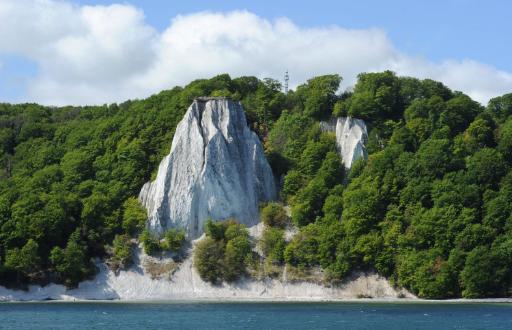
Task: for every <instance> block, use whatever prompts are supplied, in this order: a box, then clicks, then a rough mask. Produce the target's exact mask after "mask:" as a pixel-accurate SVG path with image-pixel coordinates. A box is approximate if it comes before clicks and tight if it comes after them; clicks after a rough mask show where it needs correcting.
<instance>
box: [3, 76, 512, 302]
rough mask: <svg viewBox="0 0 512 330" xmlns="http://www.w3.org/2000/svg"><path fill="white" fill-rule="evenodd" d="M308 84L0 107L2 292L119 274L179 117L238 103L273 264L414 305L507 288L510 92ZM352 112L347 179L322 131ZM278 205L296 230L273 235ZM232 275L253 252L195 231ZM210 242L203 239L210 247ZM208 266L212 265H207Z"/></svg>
mask: <svg viewBox="0 0 512 330" xmlns="http://www.w3.org/2000/svg"><path fill="white" fill-rule="evenodd" d="M341 80H342V77H341V76H339V75H336V74H334V75H324V76H318V77H314V78H312V79H310V80H308V81H307V82H305V83H304V84H302V85H300V86H298V87H297V88H296V89H295V90H291V91H289V92H288V93H287V94H284V93H283V92H282V86H281V84H280V83H279V82H278V81H276V80H273V79H263V80H260V79H257V78H255V77H239V78H235V79H232V78H231V77H230V76H229V75H227V74H223V75H219V76H216V77H214V78H211V79H201V80H196V81H193V82H191V83H190V84H189V85H187V86H185V87H174V88H172V89H170V90H165V91H162V92H160V93H159V94H156V95H153V96H151V97H149V98H147V99H144V100H133V101H127V102H124V103H121V104H110V105H103V106H83V107H74V106H68V107H45V106H40V105H37V104H16V105H11V104H0V148H1V150H2V153H1V155H0V284H1V285H6V286H10V287H23V286H25V285H26V284H28V283H38V284H46V283H49V282H58V283H64V284H66V285H67V286H68V287H73V286H76V285H77V284H78V283H79V282H80V281H82V280H84V279H87V278H90V277H91V276H93V275H94V273H95V266H94V260H95V259H96V258H107V257H109V256H112V255H113V256H114V259H115V260H117V262H118V263H119V264H120V265H121V266H122V264H124V263H125V262H127V259H129V255H127V254H126V247H127V246H129V245H130V244H132V243H131V242H132V241H133V240H132V237H133V238H137V237H139V235H140V237H139V239H140V241H141V242H142V243H143V244H144V247H145V248H147V249H149V250H151V249H153V250H158V249H169V250H177V249H179V245H180V244H181V242H182V241H183V239H184V237H183V233H180V232H178V231H171V232H169V233H166V235H165V237H163V241H159V240H158V239H159V238H154V237H151V235H150V234H149V233H148V232H147V231H145V230H144V222H145V219H146V213H145V210H144V209H142V208H141V206H140V205H139V204H138V201H137V198H136V196H137V195H138V193H139V191H140V188H141V187H142V185H143V184H144V183H145V182H146V181H148V180H150V179H154V176H155V175H156V170H157V167H158V164H159V162H160V160H161V159H162V158H163V157H164V156H165V155H166V154H167V153H168V152H169V149H170V145H171V141H172V137H173V134H174V130H175V128H176V125H177V123H178V122H179V121H180V120H181V118H182V116H183V114H184V113H185V111H186V110H187V108H188V106H189V105H190V104H191V102H192V101H193V99H194V98H196V97H199V96H225V97H230V98H232V99H235V100H239V101H240V102H241V103H242V104H243V106H244V109H245V111H246V115H247V120H248V124H249V126H250V127H251V128H252V129H253V130H254V131H255V132H256V133H257V134H258V136H259V137H260V139H261V140H262V142H263V144H264V147H265V153H266V155H267V158H268V160H269V162H270V164H271V167H272V170H273V172H274V176H275V178H276V179H277V181H278V182H279V185H280V201H279V202H278V203H271V204H269V205H267V206H265V207H264V208H263V209H262V219H263V220H264V221H265V223H266V224H267V225H268V226H267V229H266V230H265V233H264V237H263V239H262V242H260V244H261V246H262V250H263V252H264V254H265V256H266V258H267V261H268V263H269V264H273V265H284V264H286V265H290V266H292V267H295V268H296V269H299V270H307V269H309V268H312V267H320V268H321V269H322V270H323V272H324V274H325V276H324V277H325V279H324V281H325V283H326V285H336V284H338V283H342V282H343V280H344V279H346V278H347V277H348V276H349V275H350V274H351V273H353V272H356V271H375V272H377V273H378V274H380V275H382V276H385V277H386V278H388V279H389V280H390V282H391V283H392V284H393V285H395V286H398V287H404V288H406V289H408V290H410V291H411V292H413V293H414V294H416V295H418V296H419V297H424V298H454V297H465V298H477V297H504V296H510V295H511V294H512V167H511V166H512V93H511V94H506V95H503V96H501V97H496V98H494V99H492V100H491V101H490V102H489V103H488V104H487V105H486V106H482V105H480V104H479V103H477V102H475V101H473V100H472V99H471V98H470V97H468V96H467V95H465V94H463V93H461V92H457V91H452V90H450V89H449V88H447V87H446V86H444V85H443V84H442V83H439V82H436V81H433V80H429V79H426V80H419V79H416V78H411V77H399V76H397V75H396V74H395V73H393V72H391V71H385V72H378V73H362V74H360V75H359V76H358V81H357V83H356V84H355V86H354V87H353V88H352V89H350V90H347V91H345V92H342V93H340V92H339V86H340V83H341ZM339 116H352V117H355V118H360V119H364V120H365V122H366V124H367V125H368V129H369V132H368V133H369V141H368V144H367V149H368V154H369V157H368V159H367V160H366V161H365V160H360V161H358V162H356V163H355V164H353V166H352V168H351V170H350V171H348V172H347V171H345V170H344V167H343V164H342V163H341V160H340V158H339V156H338V154H337V153H336V146H335V140H334V137H333V136H332V134H330V133H324V132H322V131H321V130H320V125H319V122H320V121H321V120H327V119H329V118H331V117H339ZM282 205H288V206H290V208H291V222H292V224H293V225H294V226H296V227H298V228H299V232H298V234H297V235H295V236H294V237H293V238H292V239H291V241H286V240H285V239H284V234H283V228H284V227H285V226H286V225H287V224H286V221H288V220H287V219H286V215H283V209H282V207H283V206H282ZM207 236H208V237H207V240H206V241H207V243H204V245H205V246H210V247H214V248H215V249H214V250H210V251H217V253H218V255H217V257H216V258H217V259H218V257H219V255H221V254H223V255H225V258H226V260H227V261H226V262H227V263H226V264H225V265H227V266H229V267H227V268H226V270H225V271H224V273H222V274H221V273H218V272H217V273H216V272H215V271H218V269H215V267H213V266H211V265H208V264H207V263H205V264H202V266H204V269H206V270H214V272H206V273H207V275H208V276H209V277H208V276H207V278H208V279H210V280H217V279H219V278H223V279H225V280H231V279H233V278H236V276H237V275H238V274H239V273H241V272H243V271H244V269H243V263H244V262H246V259H247V258H245V257H244V255H245V254H248V253H249V251H250V246H249V245H248V244H249V242H248V241H247V234H246V231H245V229H243V228H241V227H240V226H238V225H236V224H234V223H226V224H224V225H214V224H212V223H210V225H209V228H207ZM208 244H209V245H208ZM206 261H208V260H206Z"/></svg>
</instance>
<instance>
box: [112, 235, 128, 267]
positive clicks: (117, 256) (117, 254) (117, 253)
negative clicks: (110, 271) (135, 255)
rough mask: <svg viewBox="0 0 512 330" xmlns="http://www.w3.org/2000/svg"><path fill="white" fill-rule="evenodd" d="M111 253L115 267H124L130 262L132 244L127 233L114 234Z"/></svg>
mask: <svg viewBox="0 0 512 330" xmlns="http://www.w3.org/2000/svg"><path fill="white" fill-rule="evenodd" d="M112 245H113V255H112V258H111V261H112V263H113V266H114V267H115V268H117V269H124V268H126V267H127V266H129V265H130V264H131V263H132V261H133V260H132V249H133V244H132V242H131V239H130V237H129V236H128V235H116V237H114V241H113V242H112Z"/></svg>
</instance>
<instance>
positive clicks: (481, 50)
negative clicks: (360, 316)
mask: <svg viewBox="0 0 512 330" xmlns="http://www.w3.org/2000/svg"><path fill="white" fill-rule="evenodd" d="M205 12H210V13H213V14H207V13H205ZM511 13H512V2H510V1H505V0H490V1H476V0H444V1H410V0H409V1H403V0H389V1H328V0H316V1H288V0H285V1H233V0H232V1H229V0H218V1H199V0H195V1H194V0H192V1H163V0H153V1H151V0H149V1H142V0H125V1H123V0H120V1H107V0H74V1H67V0H0V21H2V22H3V24H2V26H1V27H0V101H7V102H26V101H35V102H40V103H44V104H55V105H62V104H85V103H91V104H98V103H107V102H114V101H122V100H124V99H126V98H139V97H146V96H148V95H150V94H152V93H155V92H158V91H159V90H161V89H164V88H169V87H172V86H173V85H176V84H185V83H187V82H188V81H190V80H191V79H195V78H200V77H208V76H211V75H214V74H218V73H222V72H228V73H230V74H231V75H233V76H237V75H242V74H251V75H256V76H258V77H266V76H271V77H274V78H277V79H279V78H281V76H282V73H283V72H284V71H285V70H286V69H290V71H291V79H292V85H297V84H300V83H301V82H303V81H304V80H305V79H307V78H308V77H311V76H313V75H316V74H324V73H331V72H336V73H340V74H341V75H342V76H343V77H344V85H343V87H344V88H350V86H351V85H352V84H353V83H354V81H355V77H356V75H357V73H358V72H360V71H374V70H384V69H392V70H395V71H396V72H397V73H398V74H402V75H412V76H417V77H419V78H433V79H436V80H440V81H443V82H444V83H445V84H447V85H448V86H449V87H451V88H453V89H457V90H462V91H464V92H466V93H468V94H469V95H470V96H472V97H474V98H475V99H477V100H478V101H480V102H482V103H485V102H486V101H487V100H488V99H489V98H491V97H493V96H498V95H501V94H503V93H505V92H512V61H510V60H509V58H510V55H509V54H510V53H511V51H512V23H511V21H510V17H511V16H510V15H511ZM178 15H180V16H179V17H181V18H179V19H177V17H178ZM283 18H284V19H283ZM322 54H325V56H322ZM477 79H478V80H477Z"/></svg>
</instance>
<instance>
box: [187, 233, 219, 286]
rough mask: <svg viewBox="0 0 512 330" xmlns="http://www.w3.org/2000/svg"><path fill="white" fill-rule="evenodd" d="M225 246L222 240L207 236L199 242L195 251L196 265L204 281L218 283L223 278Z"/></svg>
mask: <svg viewBox="0 0 512 330" xmlns="http://www.w3.org/2000/svg"><path fill="white" fill-rule="evenodd" d="M223 260H224V246H223V243H222V241H216V240H214V239H213V238H211V237H208V236H207V237H206V238H205V239H203V240H201V241H200V242H199V243H197V245H196V248H195V251H194V266H195V267H196V269H197V272H198V273H199V276H201V278H202V279H203V280H204V281H208V282H212V283H216V282H218V281H220V280H221V279H222V261H223Z"/></svg>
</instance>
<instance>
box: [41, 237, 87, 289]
mask: <svg viewBox="0 0 512 330" xmlns="http://www.w3.org/2000/svg"><path fill="white" fill-rule="evenodd" d="M50 261H51V262H52V264H53V266H54V267H55V270H56V271H57V273H58V274H59V275H60V278H61V279H62V281H63V282H64V284H66V286H67V287H75V286H77V285H78V283H79V282H80V281H82V280H84V279H85V278H86V277H87V276H88V275H90V274H91V271H90V269H89V264H90V261H89V260H87V253H86V247H85V246H84V245H83V244H82V243H81V242H80V238H79V235H78V232H75V233H73V235H71V237H70V238H69V241H68V244H67V245H66V248H64V249H62V248H60V247H58V246H56V247H54V248H53V249H52V251H51V255H50Z"/></svg>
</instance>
